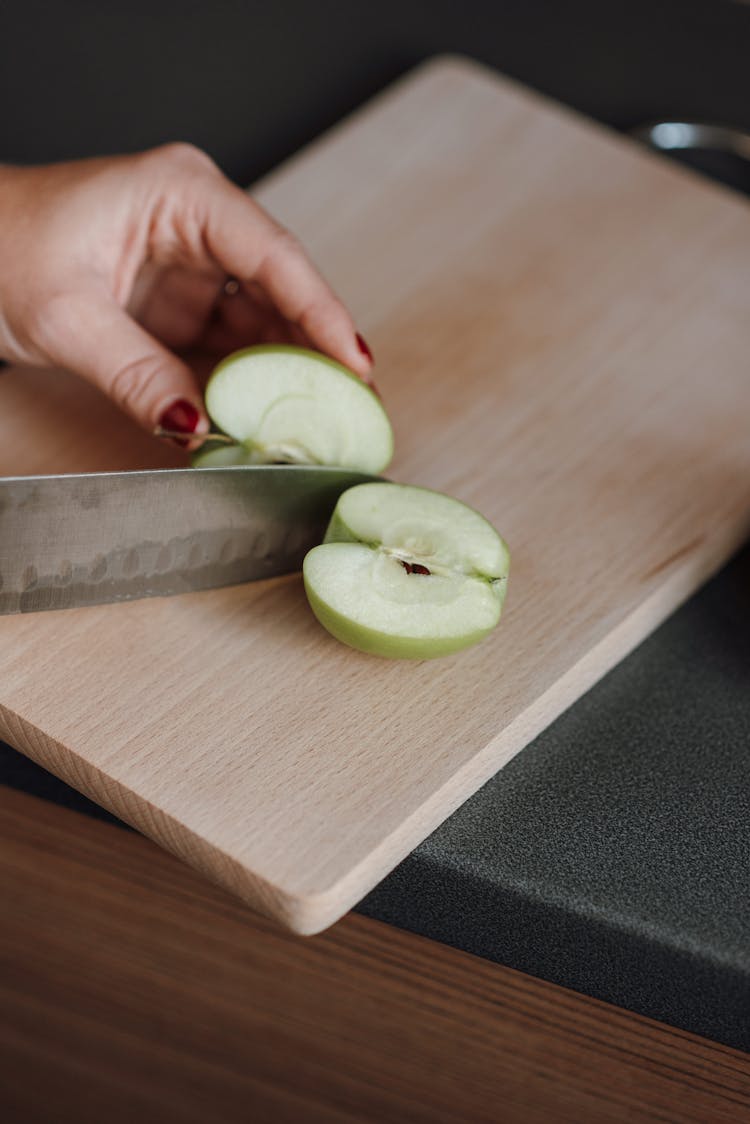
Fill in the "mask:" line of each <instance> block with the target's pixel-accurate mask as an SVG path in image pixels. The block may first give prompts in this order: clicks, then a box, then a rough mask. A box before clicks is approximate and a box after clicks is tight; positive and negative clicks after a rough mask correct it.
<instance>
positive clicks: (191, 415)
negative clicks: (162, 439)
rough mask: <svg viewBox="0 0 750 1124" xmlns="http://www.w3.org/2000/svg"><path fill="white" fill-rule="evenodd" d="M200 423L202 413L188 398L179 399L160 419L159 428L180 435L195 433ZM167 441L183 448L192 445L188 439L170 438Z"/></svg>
mask: <svg viewBox="0 0 750 1124" xmlns="http://www.w3.org/2000/svg"><path fill="white" fill-rule="evenodd" d="M199 421H200V413H199V412H198V409H197V408H196V407H195V406H194V405H193V403H192V402H188V400H187V399H186V398H178V399H177V401H176V402H173V403H172V405H171V406H169V407H167V409H166V410H165V411H164V413H163V414H162V416H161V417H160V418H159V428H160V429H171V430H176V431H177V432H178V433H195V431H196V429H197V428H198V422H199ZM167 440H169V441H172V442H173V443H174V444H175V445H180V446H181V447H182V448H185V447H186V446H188V445H189V444H190V442H189V441H188V439H187V437H185V438H183V437H169V438H167Z"/></svg>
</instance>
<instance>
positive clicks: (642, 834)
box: [0, 548, 750, 1049]
mask: <svg viewBox="0 0 750 1124" xmlns="http://www.w3.org/2000/svg"><path fill="white" fill-rule="evenodd" d="M0 779H2V780H3V781H5V782H6V783H8V784H11V785H15V786H17V787H20V788H23V789H26V790H27V791H30V792H34V793H36V794H37V795H40V796H43V797H46V798H48V799H52V800H57V801H59V802H62V803H65V804H68V805H69V806H71V807H73V808H76V809H78V810H80V811H84V812H88V813H90V814H93V815H99V816H102V817H104V818H107V819H112V817H111V816H109V815H108V814H107V813H106V812H103V811H101V809H98V808H96V807H95V806H94V805H92V804H90V802H89V801H88V800H86V799H85V798H84V797H82V796H80V795H79V794H78V793H76V792H74V791H73V790H72V789H70V788H68V787H67V786H66V785H64V784H63V783H62V782H61V781H58V780H57V779H56V778H54V777H52V776H50V775H49V774H48V773H45V772H44V771H43V770H42V769H40V768H38V767H37V766H35V765H34V764H32V763H31V762H30V761H27V760H26V759H25V758H23V757H21V756H20V754H16V753H15V752H14V751H13V750H11V749H10V748H8V747H4V746H0ZM359 908H360V910H361V911H362V912H363V913H367V914H369V915H370V916H373V917H377V918H380V919H382V920H384V921H388V922H391V923H392V924H395V925H398V926H401V927H402V928H406V929H410V930H413V931H415V932H418V933H422V934H424V935H426V936H429V937H433V938H435V939H436V940H440V941H444V942H446V943H447V944H451V945H455V946H456V947H458V948H462V949H466V950H468V951H470V952H473V953H477V954H478V955H480V956H484V957H487V958H489V959H492V960H497V961H500V962H501V963H503V964H508V965H511V966H512V967H514V968H519V969H521V970H522V971H526V972H530V973H532V974H533V975H537V976H541V977H543V978H545V979H549V980H553V981H555V982H556V983H560V984H563V985H565V986H567V987H572V988H574V989H576V990H578V991H582V992H585V993H586V994H589V995H593V996H596V997H598V998H600V999H605V1000H609V1001H611V1002H613V1003H617V1004H619V1005H620V1006H623V1007H627V1008H629V1009H631V1010H635V1011H639V1012H640V1013H642V1014H646V1015H650V1016H652V1017H654V1018H657V1019H661V1020H663V1021H665V1022H668V1023H672V1024H674V1025H676V1026H679V1027H682V1028H684V1029H687V1030H692V1031H694V1032H696V1033H698V1034H703V1035H706V1036H708V1037H711V1038H714V1039H716V1040H718V1041H721V1042H725V1043H727V1044H729V1045H734V1046H737V1047H740V1048H744V1049H750V548H747V549H746V550H745V551H744V552H743V553H741V554H740V555H739V556H738V557H737V558H736V559H735V560H734V561H733V562H732V563H731V564H730V565H729V566H728V567H727V568H726V569H725V570H724V571H723V572H722V573H721V574H720V575H719V576H718V577H717V578H716V579H715V580H714V581H712V582H711V583H710V584H709V585H708V586H706V587H705V588H704V589H703V590H702V591H701V592H700V593H699V594H698V595H697V596H695V597H694V598H693V599H692V600H691V601H690V602H688V604H687V605H685V606H684V607H683V608H682V609H681V610H680V611H679V612H677V613H676V614H675V615H674V616H673V617H672V618H671V619H670V620H669V621H667V622H666V624H664V625H663V626H662V627H661V628H660V629H659V630H658V631H657V632H656V633H654V635H653V636H652V637H650V639H648V640H647V641H646V642H645V643H644V644H642V645H641V646H640V647H639V648H638V649H637V650H636V651H635V652H634V653H633V654H632V655H631V656H630V657H629V658H628V659H627V660H625V661H624V662H623V663H622V664H620V666H619V667H617V668H616V669H615V670H614V671H613V672H611V673H610V674H609V675H608V676H607V677H606V678H605V679H603V680H602V681H601V682H600V683H599V684H598V685H597V686H596V687H595V688H594V689H593V690H592V691H590V692H589V694H588V695H586V696H584V698H582V699H581V700H580V701H579V702H578V703H576V705H575V706H574V707H572V708H571V709H570V710H569V711H568V712H567V713H566V714H564V715H563V716H562V717H561V718H560V719H558V721H557V722H556V723H555V724H554V725H553V726H551V727H550V728H549V729H548V730H547V731H546V732H545V733H544V734H543V735H541V736H540V737H539V738H537V739H536V741H535V742H533V743H532V744H531V745H530V746H528V747H527V749H525V750H524V751H523V752H522V753H521V754H519V756H518V757H516V758H515V759H514V760H513V761H511V762H510V763H509V764H508V765H507V766H506V767H505V768H504V769H503V770H501V772H499V773H498V774H497V775H496V776H495V777H494V778H493V779H492V780H491V781H490V782H489V783H488V784H486V785H485V786H484V788H482V789H481V790H480V791H479V792H478V793H477V794H476V796H474V797H473V798H472V799H471V800H469V801H468V802H467V803H466V804H464V805H463V807H462V808H460V809H459V810H458V811H457V812H456V813H455V814H454V815H453V816H452V817H451V818H450V819H449V820H448V821H446V823H444V824H443V825H442V827H440V828H439V829H438V830H437V831H436V832H435V833H434V834H433V835H431V836H430V837H429V838H428V839H427V840H426V841H425V842H424V843H423V844H422V845H421V846H420V847H418V848H417V849H416V850H415V851H414V852H413V853H412V854H411V855H410V856H409V858H408V859H406V860H405V861H404V862H403V863H402V864H401V865H400V866H399V867H398V868H397V869H396V870H395V871H394V872H393V873H392V874H391V875H390V876H389V877H388V878H386V879H385V881H384V882H382V883H381V884H380V886H378V887H377V888H376V889H375V890H374V891H373V892H372V893H371V894H370V895H369V896H368V897H367V898H366V899H365V900H364V901H363V902H362V903H361V905H360V907H359Z"/></svg>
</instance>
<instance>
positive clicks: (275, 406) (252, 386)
mask: <svg viewBox="0 0 750 1124" xmlns="http://www.w3.org/2000/svg"><path fill="white" fill-rule="evenodd" d="M206 409H207V410H208V413H209V415H210V417H211V418H212V420H213V421H214V422H215V423H216V425H217V426H219V428H220V429H221V430H223V432H224V433H226V434H228V435H229V436H230V437H232V438H234V440H235V441H236V442H237V444H236V445H235V446H228V447H227V448H226V449H225V450H219V449H212V450H211V449H210V450H207V451H206V452H205V453H198V454H197V455H196V457H194V458H193V463H194V464H197V465H200V466H202V467H210V466H211V465H226V464H279V463H281V464H308V465H316V464H321V465H338V466H340V467H341V468H350V469H353V470H357V471H360V472H366V473H370V474H372V475H373V476H376V475H377V474H378V473H380V472H382V471H383V469H384V468H385V467H386V465H387V464H388V463H389V462H390V460H391V457H392V456H393V431H392V429H391V424H390V422H389V420H388V415H387V414H386V412H385V410H384V409H383V407H382V405H381V403H380V400H379V399H378V397H377V395H376V394H374V393H373V391H372V390H370V388H369V387H368V386H367V385H366V384H365V383H364V382H362V380H361V379H359V378H357V376H356V375H355V374H353V373H352V372H351V371H348V370H347V369H346V367H343V366H342V365H341V364H340V363H337V362H336V361H335V360H333V359H329V358H328V357H327V356H325V355H321V354H319V353H318V352H315V351H308V350H307V349H306V348H302V347H291V346H286V345H281V344H279V345H276V344H269V345H263V346H258V347H248V348H246V349H245V350H244V351H237V352H234V354H232V355H229V356H227V358H226V359H223V360H222V362H221V363H219V365H218V366H217V367H216V369H215V370H214V372H213V373H212V375H211V377H210V379H209V381H208V384H207V386H206ZM235 458H236V459H235Z"/></svg>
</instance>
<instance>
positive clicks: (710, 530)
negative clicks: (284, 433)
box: [0, 57, 750, 933]
mask: <svg viewBox="0 0 750 1124" xmlns="http://www.w3.org/2000/svg"><path fill="white" fill-rule="evenodd" d="M256 194H257V195H258V197H259V198H260V199H261V200H262V202H263V203H264V204H266V205H267V206H268V207H269V208H271V209H272V210H273V212H274V213H275V214H276V215H277V216H278V217H279V218H281V219H282V220H283V221H284V222H286V223H287V224H288V225H289V226H291V227H292V228H293V229H294V230H295V231H296V232H297V233H298V234H299V235H300V236H301V237H302V238H303V239H304V240H305V241H306V243H307V244H308V246H309V247H310V248H311V249H312V252H313V254H314V256H315V257H316V258H317V260H318V262H319V263H320V265H321V266H322V267H323V268H324V270H325V271H326V272H327V274H328V275H329V276H330V278H331V279H332V281H333V282H334V284H335V285H336V287H337V288H338V289H339V290H340V291H341V293H342V294H343V295H344V296H345V298H346V299H347V300H348V302H349V303H350V304H351V306H352V308H353V310H354V312H355V314H356V318H357V322H358V324H359V325H360V326H361V328H362V330H363V331H364V332H365V333H366V335H367V337H368V339H370V340H371V342H372V343H373V346H374V350H375V353H376V355H377V358H378V368H377V375H378V382H379V383H380V385H381V389H382V391H383V394H384V397H385V401H386V404H387V406H388V408H389V411H390V413H391V415H392V418H393V421H394V423H395V429H396V437H397V456H396V459H395V461H394V464H393V466H392V470H391V476H392V477H393V478H394V479H397V480H401V481H410V482H413V483H416V484H423V485H428V486H430V487H433V488H438V489H441V490H444V491H446V492H450V493H451V494H453V495H455V496H458V497H460V498H461V499H463V500H466V501H467V502H469V503H471V504H474V505H475V506H477V507H478V508H480V509H481V510H482V511H483V512H484V513H485V514H486V515H487V516H488V518H490V519H491V520H492V521H493V522H494V523H495V524H496V525H497V527H498V528H499V529H500V530H501V531H502V532H503V534H504V535H505V536H506V538H507V539H508V541H509V543H510V546H511V551H512V557H513V562H512V570H511V580H510V591H509V595H508V601H507V605H506V611H505V615H504V618H503V621H502V623H501V625H500V628H499V629H498V630H497V631H496V633H495V634H494V635H493V636H492V637H491V638H489V639H488V640H487V641H485V642H484V643H483V644H481V645H480V646H479V647H477V648H474V649H472V650H470V651H468V652H465V653H463V654H460V655H457V656H454V657H450V658H447V659H443V660H439V661H435V662H424V663H400V662H387V661H382V660H378V659H375V658H372V657H368V656H364V655H360V654H358V653H355V652H353V651H351V650H349V649H347V648H345V647H343V646H341V645H339V644H337V643H336V642H335V641H334V640H332V639H330V638H329V637H328V636H327V635H326V634H325V633H324V632H323V631H322V630H321V629H320V628H319V626H318V625H317V624H316V622H315V620H314V619H313V617H312V615H311V614H310V612H309V611H308V609H307V606H306V602H305V598H304V594H303V591H302V585H301V581H300V579H299V577H297V576H292V577H288V578H283V579H278V580H273V581H270V582H265V583H259V584H254V585H247V586H243V587H235V588H231V589H224V590H218V591H212V592H208V593H196V594H189V595H186V596H181V597H175V598H164V599H158V600H151V601H140V602H133V603H129V604H121V605H112V606H104V607H100V608H91V609H82V610H68V611H62V612H55V613H38V614H32V615H29V616H16V617H3V618H0V701H1V704H2V705H0V733H2V735H3V736H5V737H6V738H7V739H8V740H9V741H10V742H11V743H12V744H14V745H16V746H17V747H18V748H19V749H21V750H22V751H23V752H24V753H27V754H28V755H29V756H31V757H33V758H34V759H35V760H37V761H39V762H41V764H42V765H44V766H45V767H47V768H48V769H51V770H52V771H53V772H55V773H57V774H58V775H59V776H61V777H63V778H64V779H65V780H66V781H68V782H69V783H71V784H73V785H74V786H75V787H76V788H79V789H81V790H82V791H83V792H85V793H87V794H88V795H89V796H92V797H93V798H94V799H95V800H97V801H99V802H100V803H101V804H103V805H105V806H106V807H108V808H110V809H112V810H113V811H114V812H115V813H116V814H117V815H119V816H121V817H122V818H123V819H125V820H127V821H128V822H129V823H131V824H133V825H135V826H136V827H137V828H139V829H140V830H141V831H143V832H145V833H146V834H147V835H149V836H151V837H152V838H153V839H155V840H157V841H158V842H159V843H161V844H162V845H163V846H164V847H166V848H167V849H169V850H170V851H173V852H174V853H175V854H177V855H179V856H181V857H182V858H184V859H185V860H186V861H187V862H189V863H190V864H192V865H193V866H195V867H197V868H198V869H200V870H202V871H204V872H205V873H206V874H207V875H208V876H209V877H210V878H212V879H214V880H216V881H217V882H220V883H222V884H223V885H225V886H227V887H228V888H229V889H231V890H233V891H234V892H236V893H237V894H239V895H240V896H241V897H243V898H244V899H245V900H246V901H247V902H249V903H250V904H251V905H253V906H254V907H256V908H257V909H259V910H261V911H262V912H264V913H267V914H270V915H272V916H275V917H277V918H279V919H280V920H281V921H283V922H284V923H285V924H286V925H288V926H291V927H292V928H293V929H295V930H297V931H298V932H302V933H311V932H315V931H317V930H319V929H321V928H323V927H324V926H326V925H328V924H330V923H331V922H332V921H334V920H335V919H336V918H338V917H339V916H340V915H341V914H342V913H344V911H345V910H347V909H348V908H349V907H350V906H352V905H353V904H354V903H355V902H356V901H357V900H358V898H360V897H361V896H362V895H363V894H364V893H365V892H366V891H368V890H369V889H370V888H371V887H372V886H373V885H374V884H375V883H376V882H377V881H378V880H379V879H380V878H382V877H383V875H385V874H386V873H387V871H388V870H390V869H391V868H392V867H393V866H394V865H395V864H396V863H397V862H398V861H399V860H400V859H401V858H402V857H403V856H404V855H406V854H407V852H408V851H409V850H410V849H411V848H412V847H414V846H415V845H416V844H417V843H418V842H419V841H420V840H421V839H422V838H424V836H425V835H427V834H428V832H430V831H431V830H432V829H433V828H435V827H436V826H437V825H438V824H439V823H440V821H441V820H442V819H444V818H445V817H446V816H447V815H448V814H449V813H450V812H451V811H452V810H453V809H454V808H455V807H456V806H457V805H458V804H459V803H460V802H461V801H463V800H465V799H466V798H467V797H468V796H469V795H470V794H471V793H472V792H473V791H475V789H476V788H477V787H478V786H479V785H480V784H481V783H482V782H483V781H484V780H485V779H486V778H487V777H489V776H490V775H491V774H492V773H493V772H494V771H495V770H497V769H498V768H499V767H500V766H501V765H502V764H503V763H504V762H505V761H507V760H508V758H509V757H511V756H512V755H513V754H514V753H516V752H517V751H518V750H519V749H521V748H522V747H523V746H524V745H525V744H526V743H527V742H528V741H529V740H530V739H531V738H532V737H534V735H535V734H536V733H538V732H539V731H540V730H541V729H542V728H543V727H545V726H546V725H547V724H548V723H550V722H551V721H552V720H553V719H554V718H555V717H556V716H557V715H558V714H559V713H560V712H561V711H562V710H563V709H564V708H565V707H567V706H568V705H569V704H570V703H572V702H573V701H574V700H575V699H576V698H578V697H579V696H580V695H581V694H582V693H583V692H584V691H585V690H586V689H587V688H588V687H590V686H591V684H592V683H593V682H594V681H595V680H596V679H597V678H599V677H600V676H601V675H602V674H603V673H604V672H605V671H606V670H607V669H608V668H610V667H611V666H612V665H613V664H614V663H615V662H616V661H617V660H618V659H620V658H621V657H622V656H623V655H624V654H625V653H626V652H627V651H629V650H630V649H631V648H632V647H633V646H634V645H636V644H637V643H638V642H639V641H640V640H641V639H642V638H643V637H644V636H646V635H647V633H648V632H649V631H650V630H652V629H653V628H654V627H655V626H656V625H657V624H658V623H659V622H660V621H661V620H662V619H663V618H664V617H665V616H666V615H667V614H668V613H669V612H671V611H672V610H673V609H674V608H675V606H676V605H677V604H678V603H679V602H680V601H682V600H683V599H684V598H685V597H686V596H688V595H689V594H690V593H691V592H692V591H693V590H694V589H695V588H696V587H697V586H698V585H699V584H700V583H701V582H702V581H703V580H704V579H705V578H706V577H707V576H708V575H709V574H710V573H711V572H712V571H714V570H715V569H716V568H717V566H718V565H719V564H720V563H721V562H722V561H723V560H724V559H725V558H726V557H727V556H728V555H729V553H730V552H731V551H732V549H733V548H734V547H735V546H736V545H738V544H739V543H740V541H741V540H742V539H743V537H744V536H745V535H746V534H747V533H748V530H749V529H750V364H749V363H748V324H749V323H750V318H749V316H748V304H749V300H748V298H749V297H750V210H749V209H748V207H747V206H746V205H745V203H744V202H743V201H742V200H740V199H739V198H738V197H736V196H734V195H732V194H731V193H729V192H728V191H724V190H722V189H721V188H719V187H716V186H713V185H711V184H708V183H707V182H704V181H703V180H701V179H699V178H697V177H694V176H693V175H691V174H689V173H687V172H684V171H682V170H680V169H677V168H675V167H674V166H671V165H670V164H668V163H666V162H664V161H663V160H661V159H659V158H656V157H654V156H651V155H649V154H647V153H645V152H643V151H641V150H640V149H638V148H636V147H634V146H633V145H631V144H630V143H628V142H627V141H625V140H623V139H621V138H619V137H616V136H614V135H612V134H610V133H608V132H607V131H605V130H603V129H600V128H598V127H596V126H594V125H592V124H591V123H587V122H585V121H583V120H581V119H580V118H578V117H576V116H574V115H572V114H570V113H568V112H566V111H564V110H562V109H560V108H559V107H555V106H553V105H550V104H549V103H547V102H545V101H544V100H542V99H540V98H539V97H537V96H535V95H533V94H531V93H529V92H528V91H525V90H522V89H520V88H518V87H516V86H514V85H512V84H510V83H508V82H506V81H503V80H501V79H499V78H498V77H497V76H495V75H493V74H491V73H490V72H488V71H486V70H484V69H482V68H481V67H479V66H477V65H475V64H473V63H470V62H468V61H466V60H462V59H455V58H451V57H449V58H441V59H438V60H436V61H433V62H431V63H429V64H428V65H426V66H423V67H421V68H419V69H418V70H417V71H416V72H414V73H413V74H412V75H410V76H408V77H407V78H406V79H405V80H403V81H402V82H400V83H398V84H396V85H395V86H394V87H392V88H391V89H390V90H388V91H387V92H386V93H385V94H383V95H381V96H380V97H378V98H376V99H375V100H374V101H373V102H372V103H371V104H370V105H368V106H366V107H365V109H364V110H363V111H361V112H360V113H358V114H356V115H355V116H354V117H352V118H351V119H349V120H348V121H346V122H344V123H343V124H342V125H340V126H339V127H337V128H336V129H334V130H333V131H332V132H330V133H328V134H327V135H326V136H325V137H324V138H323V139H322V140H320V141H318V142H316V143H315V144H314V145H313V146H312V147H311V148H309V149H307V150H306V151H304V152H303V153H302V154H301V155H299V156H297V157H295V158H294V159H293V160H291V161H290V162H289V163H287V164H285V165H284V166H283V167H282V168H281V169H280V170H279V171H278V172H276V173H275V174H274V175H272V176H271V177H270V178H269V179H267V180H266V181H264V183H263V184H262V185H261V186H260V188H259V190H258V191H257V193H256ZM0 431H1V432H2V442H0V471H1V472H3V473H5V474H12V473H23V472H43V471H61V470H70V471H73V470H82V469H92V470H93V469H105V468H112V469H117V468H129V467H133V468H135V467H150V466H155V465H163V464H167V463H179V454H177V453H171V452H169V451H167V450H165V449H163V448H162V447H161V446H159V445H158V444H157V443H156V442H153V441H152V440H151V439H149V438H148V437H146V436H143V435H141V434H139V433H137V432H136V431H135V429H134V428H133V427H132V426H131V425H130V423H129V422H127V421H126V420H125V419H124V418H122V417H120V416H119V415H118V414H117V413H116V411H115V410H114V409H113V408H111V407H110V406H109V404H108V403H106V402H105V401H104V400H103V399H101V398H99V396H98V395H97V394H96V392H95V391H93V390H91V389H90V388H89V387H87V386H85V385H84V384H83V383H81V382H78V381H77V380H76V379H74V378H73V377H71V376H65V375H60V374H50V373H40V372H34V373H29V372H24V373H21V372H16V371H8V372H6V373H5V374H4V375H2V376H1V377H0ZM706 627H710V622H707V625H706ZM633 705H634V706H636V705H637V699H634V700H633Z"/></svg>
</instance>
